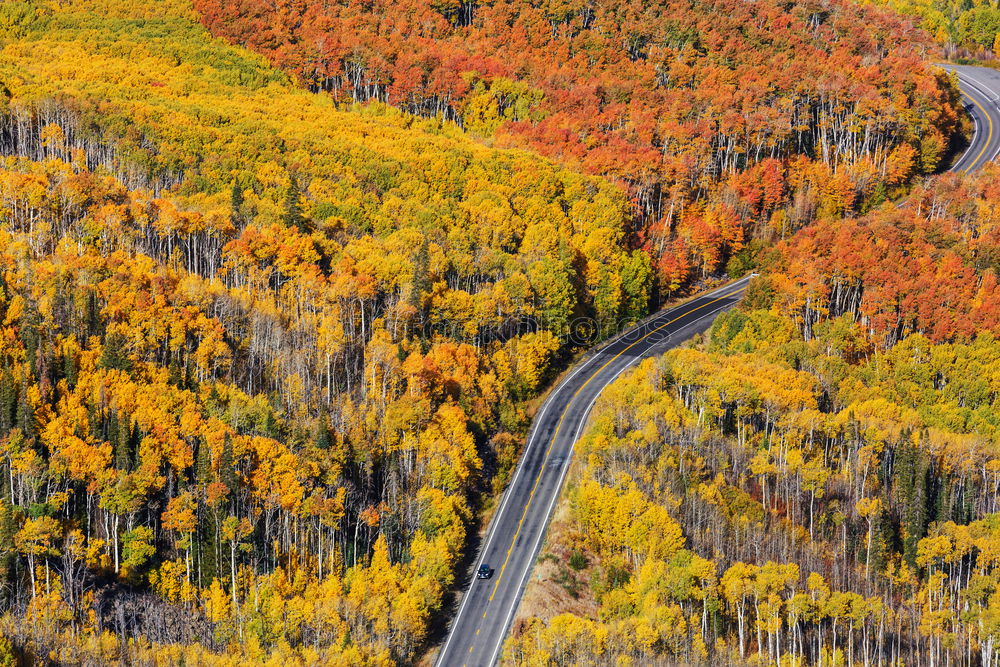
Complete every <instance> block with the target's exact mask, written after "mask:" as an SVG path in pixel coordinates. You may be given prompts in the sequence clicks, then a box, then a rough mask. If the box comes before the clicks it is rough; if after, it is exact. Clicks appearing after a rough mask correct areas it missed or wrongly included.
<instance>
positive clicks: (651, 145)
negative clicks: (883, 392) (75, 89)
mask: <svg viewBox="0 0 1000 667" xmlns="http://www.w3.org/2000/svg"><path fill="white" fill-rule="evenodd" d="M195 7H196V8H197V10H198V11H199V12H200V14H201V17H202V21H203V22H204V23H205V25H206V26H208V27H209V28H210V29H211V30H212V32H213V34H215V35H219V36H222V37H224V38H226V39H228V40H229V41H231V42H234V43H238V44H242V45H245V46H247V47H249V48H251V49H253V50H255V51H257V52H259V53H262V54H264V55H266V56H267V57H268V59H269V60H270V61H271V62H272V63H274V64H275V65H277V66H278V67H280V68H281V69H283V70H284V71H287V72H289V73H290V74H291V75H293V76H294V77H295V78H296V79H297V80H299V81H300V82H302V83H303V84H305V85H307V86H308V87H309V88H311V89H313V90H322V91H327V92H329V93H330V95H331V96H332V97H333V99H335V100H337V101H339V102H341V103H347V102H357V101H366V100H378V101H381V102H385V103H387V104H391V105H393V106H396V107H398V108H401V109H404V110H406V111H410V112H412V113H414V114H417V115H420V116H426V117H437V118H444V119H454V120H456V121H458V122H459V123H461V124H462V125H463V126H464V127H465V128H466V129H468V130H470V131H471V132H473V133H475V134H480V135H483V136H486V137H493V138H494V141H495V143H496V144H497V145H503V146H519V147H528V148H531V149H533V150H536V151H538V152H540V153H542V154H543V155H547V156H550V157H553V158H555V159H557V160H560V161H561V162H563V163H565V164H568V165H570V166H574V167H575V166H580V167H582V168H583V169H584V170H585V171H587V172H589V173H594V174H599V175H602V176H605V177H607V178H609V179H611V180H613V181H615V182H618V183H622V184H624V185H625V186H626V189H627V191H628V193H629V195H630V197H631V199H632V202H633V207H634V208H633V213H634V216H635V221H634V230H633V231H634V232H635V233H636V234H637V236H638V237H639V239H640V240H641V241H642V243H643V246H644V248H645V249H646V250H647V252H649V253H650V255H651V257H652V259H653V261H654V263H655V264H656V265H657V266H658V268H659V272H658V275H659V277H660V279H661V284H660V288H661V289H662V291H663V292H664V293H667V294H670V293H673V292H674V291H676V290H677V289H678V288H680V287H682V286H685V285H686V284H688V282H689V281H691V280H692V279H697V278H700V277H704V276H705V275H708V274H711V273H712V272H714V271H717V270H719V269H720V268H724V267H725V266H726V262H727V261H728V260H729V259H730V258H732V257H733V256H736V255H738V254H739V253H740V252H741V251H742V250H744V249H745V247H746V244H748V243H749V242H750V241H751V239H754V238H761V237H763V238H771V237H775V236H782V235H784V234H788V233H790V232H793V231H794V230H795V229H798V228H800V227H802V226H804V225H806V224H808V223H810V222H812V221H813V220H815V219H816V218H817V217H830V216H834V217H836V216H841V215H850V214H852V213H856V212H859V211H863V210H865V209H867V208H869V207H871V206H873V205H878V204H879V203H881V202H882V201H884V200H885V199H887V198H889V197H891V196H893V195H894V194H897V193H898V192H899V191H900V189H901V188H904V187H905V186H906V185H907V184H908V183H909V182H910V180H911V179H912V178H913V177H914V176H918V175H920V174H926V173H931V172H933V171H935V170H937V169H939V168H940V167H941V166H942V165H943V162H942V161H943V159H944V158H945V156H946V155H947V154H948V152H949V149H950V148H951V147H952V146H951V138H952V136H953V134H954V132H955V131H956V129H957V125H958V115H957V110H958V108H959V103H958V96H957V92H956V89H955V88H953V87H952V86H951V85H950V84H949V82H948V81H947V78H946V76H945V75H944V74H943V73H942V72H941V71H940V70H936V69H935V68H932V67H930V66H929V65H928V63H927V62H926V60H925V58H927V57H928V55H929V53H930V52H931V49H932V46H931V43H930V42H929V40H928V39H927V36H926V34H925V33H923V32H922V31H919V30H917V29H914V28H913V26H912V22H909V21H906V20H903V19H900V18H899V17H897V16H895V15H893V14H892V13H890V12H887V11H885V10H883V9H879V8H877V7H874V6H872V5H858V4H855V3H852V2H850V1H849V0H835V1H831V2H824V3H815V2H811V1H810V0H804V1H802V2H796V1H792V2H778V1H777V0H761V1H758V2H749V3H748V2H744V1H743V0H711V1H701V0H699V1H697V2H689V1H688V0H678V1H676V2H675V1H670V2H666V3H660V2H624V1H620V0H608V1H605V2H592V1H590V0H586V1H574V2H562V3H557V2H548V3H532V2H527V1H526V0H501V1H498V2H488V3H479V2H474V1H472V0H469V1H461V2H460V1H456V2H451V3H449V2H443V3H442V2H437V1H434V2H429V1H427V0H404V2H402V3H400V2H391V3H390V2H384V1H383V0H376V1H375V2H355V1H353V0H335V1H332V2H312V1H309V0H279V1H277V2H270V1H264V0H238V1H236V2H218V1H216V0H196V2H195Z"/></svg>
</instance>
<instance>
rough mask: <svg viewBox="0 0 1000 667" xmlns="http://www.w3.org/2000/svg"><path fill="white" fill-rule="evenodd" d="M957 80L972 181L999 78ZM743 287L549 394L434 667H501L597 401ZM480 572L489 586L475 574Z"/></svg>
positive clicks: (633, 333)
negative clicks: (485, 570) (968, 120)
mask: <svg viewBox="0 0 1000 667" xmlns="http://www.w3.org/2000/svg"><path fill="white" fill-rule="evenodd" d="M942 67H943V68H945V69H948V70H952V71H955V72H957V73H958V77H959V84H960V87H961V89H962V94H963V98H964V102H965V107H966V110H967V111H968V113H969V115H970V116H971V117H972V119H973V123H974V131H973V135H972V139H971V141H970V144H969V147H968V148H967V149H966V150H965V151H964V153H963V154H962V155H961V156H960V157H959V158H958V160H957V161H956V162H955V164H954V165H953V166H952V169H951V170H952V171H961V172H971V171H975V170H976V169H979V168H980V167H982V166H983V165H984V164H986V163H987V162H990V161H991V160H993V159H994V158H996V157H997V154H998V153H1000V72H997V71H996V70H991V69H986V68H983V67H971V66H961V65H942ZM748 281H749V278H743V279H741V280H738V281H736V282H734V283H732V284H730V285H727V286H726V287H723V288H720V289H718V290H716V291H713V292H710V293H708V294H705V295H702V296H700V297H698V298H696V299H694V300H693V301H690V302H688V303H686V304H683V305H680V306H677V307H675V308H670V309H668V310H663V311H660V312H659V313H657V314H656V315H654V316H653V317H652V318H650V319H649V320H647V321H646V322H644V323H643V324H642V325H640V326H638V327H636V328H633V329H631V330H629V331H628V332H626V333H625V334H623V335H622V336H620V337H618V338H616V339H613V340H612V341H611V342H610V343H608V344H606V345H605V346H604V347H602V348H600V349H598V350H597V351H596V352H593V353H591V354H590V355H589V356H588V357H587V358H586V359H585V360H584V361H582V362H580V363H579V364H577V366H576V367H575V368H574V369H573V370H572V372H571V373H570V374H569V375H568V376H566V378H565V379H564V380H563V381H562V382H560V383H559V385H558V386H557V387H556V388H555V389H553V390H552V392H551V393H550V395H549V397H548V399H547V400H546V401H545V403H544V404H543V405H542V407H541V409H540V410H539V412H538V415H537V416H536V417H535V422H534V424H533V425H532V430H531V434H530V436H529V439H528V444H527V445H526V447H525V450H524V454H523V455H522V458H521V461H520V462H519V463H518V466H517V469H516V471H515V473H514V479H513V481H512V482H511V484H510V485H509V486H508V487H507V491H506V493H505V494H504V496H503V498H502V500H501V501H500V506H499V508H498V510H497V512H496V513H495V515H494V517H493V521H492V522H491V523H490V526H489V529H488V530H487V533H486V538H485V541H484V543H483V547H482V549H481V550H480V552H479V556H478V558H477V559H476V562H475V565H474V567H473V569H472V571H471V572H469V573H467V575H466V576H467V580H468V581H469V584H468V587H467V588H466V590H465V594H464V595H463V597H462V601H461V604H460V606H459V609H458V613H457V615H456V616H455V619H454V620H453V621H452V624H451V627H450V628H449V632H448V637H447V639H446V640H445V644H444V646H443V647H442V648H441V652H440V653H439V654H438V658H437V663H436V664H437V665H438V667H452V666H455V667H458V666H467V667H491V666H492V665H493V664H494V663H496V662H497V660H498V659H499V658H500V654H501V652H502V651H503V642H504V639H505V638H506V636H507V630H508V628H509V627H510V623H511V621H512V620H513V618H514V614H515V612H516V611H517V606H518V603H520V601H521V595H522V594H523V592H524V588H525V586H526V585H527V583H528V578H529V577H530V576H531V570H532V567H533V566H534V563H535V558H536V557H537V555H538V551H539V548H540V547H541V545H542V540H543V538H544V536H545V529H546V527H547V526H548V522H549V517H550V515H551V513H552V509H553V508H554V507H555V503H556V500H557V498H558V497H559V490H560V488H561V487H562V483H563V478H564V477H565V475H566V471H567V469H568V467H569V462H570V456H571V455H572V452H573V444H574V443H575V442H576V440H577V439H578V438H579V437H580V434H581V432H582V430H583V428H584V425H585V424H586V421H587V416H588V415H589V414H590V409H591V407H593V405H594V401H595V400H596V399H597V397H598V395H599V394H600V393H601V392H602V391H603V390H604V388H605V387H607V386H608V385H609V384H611V382H613V381H614V380H615V378H617V377H618V376H619V375H621V374H622V372H624V371H625V370H626V369H628V368H630V367H632V366H634V365H635V364H636V363H637V362H638V361H639V360H640V359H643V358H645V357H650V356H655V355H657V354H662V353H663V352H664V351H666V350H668V349H670V348H672V347H675V346H676V345H678V344H680V343H682V342H684V341H685V340H687V339H688V338H690V337H691V336H693V335H694V334H696V333H700V332H703V331H705V330H706V329H708V327H709V326H711V324H712V322H713V321H714V320H715V317H716V315H718V314H719V312H721V311H723V310H727V309H729V308H732V307H733V306H734V305H735V304H736V303H737V302H738V301H739V299H740V297H741V296H742V294H743V290H745V289H746V286H747V282H748ZM483 564H488V565H490V567H492V568H493V576H492V577H491V578H489V579H477V578H476V574H475V573H476V570H478V569H479V567H480V565H483Z"/></svg>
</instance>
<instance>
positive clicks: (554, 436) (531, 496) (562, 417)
mask: <svg viewBox="0 0 1000 667" xmlns="http://www.w3.org/2000/svg"><path fill="white" fill-rule="evenodd" d="M745 289H746V287H743V288H740V289H738V290H736V291H734V292H731V293H729V294H725V295H723V296H720V297H718V298H717V299H712V300H711V301H709V302H707V303H703V304H701V305H700V306H698V307H697V308H692V309H691V310H689V311H687V312H685V313H683V314H681V315H678V316H677V317H675V318H674V319H672V320H670V321H669V322H665V323H664V324H661V325H660V326H658V327H656V328H655V329H653V330H652V331H650V332H649V333H647V334H646V335H645V336H643V337H642V338H640V339H639V340H637V341H635V342H634V343H632V344H631V345H629V346H628V347H626V348H625V349H624V350H622V351H621V352H619V353H618V354H616V355H615V356H613V357H611V359H609V360H608V361H607V363H605V364H604V365H603V366H601V367H600V368H598V369H597V370H596V371H595V372H594V373H592V374H591V375H590V377H589V378H587V381H586V382H584V383H583V384H582V385H580V388H579V389H577V390H576V391H575V392H573V396H571V397H570V399H569V401H568V402H567V406H569V404H571V403H572V402H573V401H574V400H576V397H577V396H578V395H579V394H580V392H581V391H583V390H584V389H585V388H586V386H587V385H588V384H590V381H591V380H593V379H594V378H595V377H597V376H598V375H600V374H601V371H603V370H604V369H605V368H607V367H608V366H610V365H611V364H613V363H614V362H615V361H617V360H618V358H619V357H621V356H622V355H623V354H625V353H626V352H628V351H629V350H631V349H632V348H633V347H635V346H636V345H638V344H639V343H642V342H643V341H645V340H646V339H647V338H649V337H650V336H652V335H653V334H655V333H657V332H658V331H660V330H662V329H664V328H666V327H668V326H670V325H671V324H673V323H674V322H676V321H677V320H680V319H682V318H685V317H687V316H688V315H690V314H691V313H693V312H695V311H698V310H701V309H702V308H705V307H707V306H711V305H712V304H713V303H717V302H719V301H722V300H723V299H728V298H730V297H732V296H734V295H736V294H739V293H740V292H742V291H743V290H745ZM566 412H567V411H566V410H564V411H563V413H562V415H560V417H559V422H558V423H557V424H556V430H555V432H554V433H553V434H552V440H551V441H550V442H549V448H548V450H547V451H546V452H545V459H546V460H545V462H543V463H542V467H541V468H539V469H538V476H537V477H535V484H534V486H532V487H531V493H530V494H528V502H526V503H525V504H524V510H523V511H522V512H521V518H520V519H519V520H518V522H517V530H516V531H514V537H513V538H512V539H511V541H510V547H509V548H508V549H507V558H506V559H504V562H503V565H502V566H500V572H498V573H497V580H496V583H495V584H494V585H493V592H491V593H490V600H489V601H490V602H493V596H495V595H496V593H497V589H498V588H499V587H500V580H501V579H502V578H503V573H504V570H506V569H507V563H508V562H510V554H511V552H512V551H513V550H514V544H515V543H516V542H517V537H518V535H520V534H521V526H522V525H523V524H524V517H525V516H526V515H527V514H528V508H529V507H530V506H531V501H532V500H533V499H534V497H535V490H536V489H537V488H538V482H539V481H540V480H541V479H542V473H543V472H545V466H546V465H547V464H548V458H549V454H551V453H552V447H554V446H555V443H556V439H557V438H558V437H559V430H560V429H561V428H562V425H563V421H564V420H565V419H566ZM483 616H484V617H485V614H483Z"/></svg>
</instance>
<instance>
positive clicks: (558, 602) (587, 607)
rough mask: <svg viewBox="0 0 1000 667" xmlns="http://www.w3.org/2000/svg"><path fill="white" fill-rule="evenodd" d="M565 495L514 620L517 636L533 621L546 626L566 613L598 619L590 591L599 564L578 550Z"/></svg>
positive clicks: (550, 526)
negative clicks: (592, 576)
mask: <svg viewBox="0 0 1000 667" xmlns="http://www.w3.org/2000/svg"><path fill="white" fill-rule="evenodd" d="M563 491H564V492H563V493H562V495H561V496H560V498H559V503H558V505H557V506H556V510H555V513H554V514H553V516H552V522H551V523H550V524H549V529H548V535H547V536H546V539H545V545H544V547H543V548H542V551H541V553H540V554H539V556H538V562H537V563H536V564H535V568H534V570H533V571H532V574H531V580H530V581H529V582H528V586H527V588H525V591H524V598H523V599H522V600H521V604H520V606H519V607H518V610H517V616H515V617H514V624H513V628H512V630H513V633H514V634H519V631H520V629H521V628H522V626H523V625H524V621H526V620H528V619H530V618H533V617H534V618H539V619H541V620H542V621H544V622H546V623H547V622H548V621H549V620H550V619H551V618H552V617H553V616H557V615H559V614H564V613H570V614H575V615H576V616H581V617H584V618H597V601H596V600H595V599H594V594H593V592H592V591H591V588H590V578H591V575H592V574H593V572H594V569H595V566H596V565H597V563H596V561H595V559H594V558H593V556H591V555H590V554H584V553H583V552H582V551H580V550H579V549H578V548H577V546H576V545H577V544H578V542H579V541H580V540H579V539H578V536H577V535H576V534H575V528H574V527H573V525H572V522H571V519H570V508H569V501H568V500H567V498H566V493H565V489H564V490H563ZM581 565H582V567H581Z"/></svg>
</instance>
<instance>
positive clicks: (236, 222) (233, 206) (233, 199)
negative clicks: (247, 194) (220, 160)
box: [229, 180, 244, 230]
mask: <svg viewBox="0 0 1000 667" xmlns="http://www.w3.org/2000/svg"><path fill="white" fill-rule="evenodd" d="M229 221H230V222H232V223H233V228H235V229H237V230H242V229H243V226H244V225H243V222H244V220H243V188H241V187H240V185H239V183H237V182H236V181H235V180H234V181H233V187H232V191H231V192H230V196H229Z"/></svg>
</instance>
